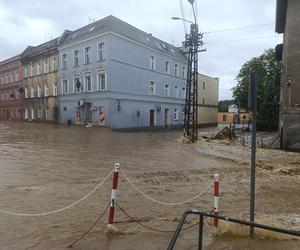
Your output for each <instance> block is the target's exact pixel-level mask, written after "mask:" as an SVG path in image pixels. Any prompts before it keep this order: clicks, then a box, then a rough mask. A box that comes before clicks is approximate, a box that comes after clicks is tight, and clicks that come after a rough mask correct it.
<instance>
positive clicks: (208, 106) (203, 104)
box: [198, 74, 219, 127]
mask: <svg viewBox="0 0 300 250" xmlns="http://www.w3.org/2000/svg"><path fill="white" fill-rule="evenodd" d="M218 99H219V78H217V77H215V78H213V77H210V76H206V75H203V74H198V126H199V127H208V126H217V125H218Z"/></svg>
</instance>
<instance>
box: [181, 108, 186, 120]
mask: <svg viewBox="0 0 300 250" xmlns="http://www.w3.org/2000/svg"><path fill="white" fill-rule="evenodd" d="M184 115H185V114H184V109H182V110H181V120H182V121H184Z"/></svg>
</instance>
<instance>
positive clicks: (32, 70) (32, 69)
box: [30, 64, 34, 76]
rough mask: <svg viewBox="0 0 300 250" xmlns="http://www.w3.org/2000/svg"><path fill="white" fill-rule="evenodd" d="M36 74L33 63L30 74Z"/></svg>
mask: <svg viewBox="0 0 300 250" xmlns="http://www.w3.org/2000/svg"><path fill="white" fill-rule="evenodd" d="M33 75H34V66H33V64H31V67H30V76H33Z"/></svg>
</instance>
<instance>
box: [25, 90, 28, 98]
mask: <svg viewBox="0 0 300 250" xmlns="http://www.w3.org/2000/svg"><path fill="white" fill-rule="evenodd" d="M24 96H25V98H28V89H27V88H25V89H24Z"/></svg>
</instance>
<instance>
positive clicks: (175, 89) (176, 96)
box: [174, 85, 179, 98]
mask: <svg viewBox="0 0 300 250" xmlns="http://www.w3.org/2000/svg"><path fill="white" fill-rule="evenodd" d="M174 97H175V98H178V97H179V88H178V86H177V85H176V86H174Z"/></svg>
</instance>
